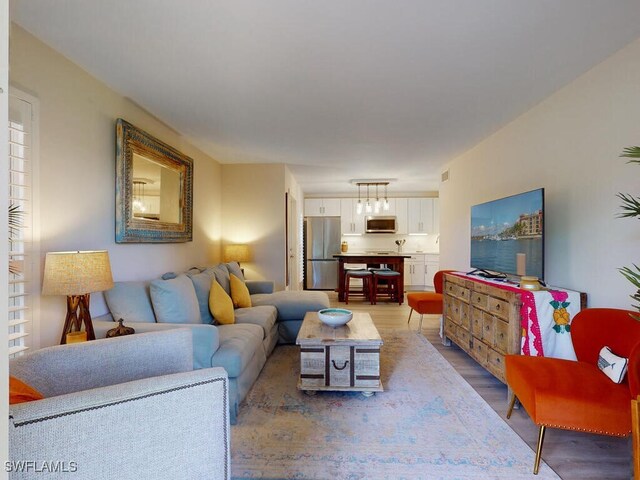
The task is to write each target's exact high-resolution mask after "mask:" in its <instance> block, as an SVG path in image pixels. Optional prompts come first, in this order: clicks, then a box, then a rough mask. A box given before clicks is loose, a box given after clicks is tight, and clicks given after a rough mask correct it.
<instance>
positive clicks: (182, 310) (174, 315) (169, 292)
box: [150, 274, 201, 323]
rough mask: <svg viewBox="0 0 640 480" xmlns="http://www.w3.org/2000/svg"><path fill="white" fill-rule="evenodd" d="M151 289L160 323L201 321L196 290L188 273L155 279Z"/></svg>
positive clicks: (152, 299)
mask: <svg viewBox="0 0 640 480" xmlns="http://www.w3.org/2000/svg"><path fill="white" fill-rule="evenodd" d="M150 290H151V302H152V303H153V310H154V311H155V312H156V319H157V321H158V323H201V321H200V307H199V306H198V297H197V296H196V290H195V287H194V286H193V282H192V281H191V280H190V279H189V277H187V276H186V275H184V274H181V275H178V276H177V277H176V278H173V279H170V280H161V279H157V280H153V281H152V282H151V288H150Z"/></svg>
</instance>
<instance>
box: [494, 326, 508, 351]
mask: <svg viewBox="0 0 640 480" xmlns="http://www.w3.org/2000/svg"><path fill="white" fill-rule="evenodd" d="M494 328H495V343H494V346H495V348H496V350H499V351H500V352H502V353H510V352H509V324H508V323H507V322H505V321H503V320H500V319H498V318H496V323H495V326H494Z"/></svg>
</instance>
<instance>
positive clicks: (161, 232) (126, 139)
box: [116, 118, 193, 243]
mask: <svg viewBox="0 0 640 480" xmlns="http://www.w3.org/2000/svg"><path fill="white" fill-rule="evenodd" d="M134 153H136V154H138V155H141V156H143V157H145V158H148V159H150V160H152V161H154V162H157V163H158V164H160V165H162V166H164V167H167V168H170V169H171V170H175V171H178V172H179V173H180V223H168V222H156V221H150V220H143V219H139V218H136V217H134V216H133V212H132V208H133V207H132V199H133V154H134ZM192 240H193V160H192V159H191V158H189V157H187V156H186V155H184V154H182V153H180V152H179V151H177V150H176V149H175V148H173V147H171V146H169V145H167V144H166V143H164V142H161V141H160V140H158V139H157V138H155V137H152V136H151V135H149V134H148V133H146V132H145V131H143V130H140V129H139V128H137V127H135V126H133V125H132V124H130V123H129V122H127V121H125V120H123V119H122V118H119V119H118V120H117V122H116V243H173V242H190V241H192Z"/></svg>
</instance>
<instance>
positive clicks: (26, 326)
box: [8, 93, 36, 356]
mask: <svg viewBox="0 0 640 480" xmlns="http://www.w3.org/2000/svg"><path fill="white" fill-rule="evenodd" d="M32 107H33V106H32V104H31V103H30V102H28V101H26V100H25V99H23V98H20V97H19V96H17V95H15V94H13V93H12V94H10V96H9V159H8V168H9V210H10V217H11V218H13V219H14V221H13V222H12V221H11V218H10V221H9V223H10V225H9V239H8V241H9V319H8V326H9V355H10V356H13V355H16V354H19V353H21V352H23V351H25V350H27V348H29V345H30V343H29V339H28V336H29V335H30V333H31V330H32V315H33V313H32V311H33V308H32V307H33V299H34V295H33V286H34V282H35V281H36V279H35V278H34V276H33V272H34V270H33V264H34V260H35V259H34V255H33V253H34V252H33V123H34V122H33V108H32ZM11 210H13V214H12V213H11Z"/></svg>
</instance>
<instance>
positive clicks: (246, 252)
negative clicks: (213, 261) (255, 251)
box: [223, 244, 251, 263]
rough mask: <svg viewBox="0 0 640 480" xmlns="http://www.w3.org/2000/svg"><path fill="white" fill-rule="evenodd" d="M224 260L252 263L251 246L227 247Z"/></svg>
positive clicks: (235, 245)
mask: <svg viewBox="0 0 640 480" xmlns="http://www.w3.org/2000/svg"><path fill="white" fill-rule="evenodd" d="M223 258H224V261H225V262H238V263H242V262H249V261H251V250H250V249H249V245H245V244H233V245H225V247H224V253H223Z"/></svg>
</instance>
